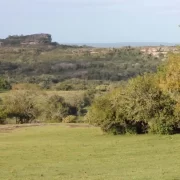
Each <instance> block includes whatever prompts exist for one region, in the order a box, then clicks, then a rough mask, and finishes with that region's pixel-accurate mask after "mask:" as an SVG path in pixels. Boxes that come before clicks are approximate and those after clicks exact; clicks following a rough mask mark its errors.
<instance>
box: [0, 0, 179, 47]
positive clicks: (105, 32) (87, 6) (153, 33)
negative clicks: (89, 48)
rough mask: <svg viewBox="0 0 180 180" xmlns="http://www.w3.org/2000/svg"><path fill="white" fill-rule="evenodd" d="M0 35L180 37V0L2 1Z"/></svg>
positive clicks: (72, 39) (109, 39)
mask: <svg viewBox="0 0 180 180" xmlns="http://www.w3.org/2000/svg"><path fill="white" fill-rule="evenodd" d="M0 7H1V11H0V38H5V37H7V36H8V35H21V34H23V35H26V34H34V33H49V34H51V35H52V38H53V41H57V42H59V43H119V42H169V43H176V42H180V28H179V27H178V25H179V24H180V18H179V17H180V0H0Z"/></svg>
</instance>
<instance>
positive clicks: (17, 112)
mask: <svg viewBox="0 0 180 180" xmlns="http://www.w3.org/2000/svg"><path fill="white" fill-rule="evenodd" d="M3 103H4V108H5V109H6V112H7V116H8V117H9V118H16V123H21V124H24V123H31V122H32V121H33V120H34V119H35V118H36V117H37V116H38V113H39V111H38V108H37V107H36V103H35V94H34V92H31V91H14V92H12V93H11V94H9V95H8V96H6V98H5V100H4V102H3Z"/></svg>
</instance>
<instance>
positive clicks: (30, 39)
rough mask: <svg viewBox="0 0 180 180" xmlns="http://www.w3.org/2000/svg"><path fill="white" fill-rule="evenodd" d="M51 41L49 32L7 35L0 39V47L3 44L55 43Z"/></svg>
mask: <svg viewBox="0 0 180 180" xmlns="http://www.w3.org/2000/svg"><path fill="white" fill-rule="evenodd" d="M56 44H57V43H54V42H52V38H51V35H50V34H32V35H26V36H24V35H20V36H17V35H15V36H9V37H7V38H6V39H0V47H4V46H20V45H23V46H27V45H56Z"/></svg>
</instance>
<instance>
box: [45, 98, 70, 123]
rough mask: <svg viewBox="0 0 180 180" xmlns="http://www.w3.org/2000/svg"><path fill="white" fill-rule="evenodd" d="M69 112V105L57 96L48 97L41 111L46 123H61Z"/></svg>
mask: <svg viewBox="0 0 180 180" xmlns="http://www.w3.org/2000/svg"><path fill="white" fill-rule="evenodd" d="M69 112H70V105H69V104H67V103H66V102H65V100H64V98H63V97H61V96H58V95H53V96H51V97H49V98H48V100H47V102H46V105H45V106H44V109H43V111H42V113H43V115H44V118H45V119H46V121H50V122H62V120H63V118H65V117H66V116H68V115H69Z"/></svg>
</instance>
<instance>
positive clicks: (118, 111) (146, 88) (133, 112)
mask: <svg viewBox="0 0 180 180" xmlns="http://www.w3.org/2000/svg"><path fill="white" fill-rule="evenodd" d="M175 109H176V101H175V100H173V99H172V98H171V97H170V96H169V95H168V94H165V93H163V92H162V90H161V89H160V88H159V87H158V84H157V80H156V78H155V77H154V76H152V75H144V76H139V77H137V78H135V79H132V80H130V81H129V82H128V85H127V86H125V87H121V88H119V89H116V90H114V91H112V92H111V93H110V94H107V95H105V96H104V97H100V98H98V99H96V100H95V102H94V103H93V104H92V106H91V108H90V110H89V112H88V114H87V116H86V119H87V120H88V122H89V123H91V124H93V125H97V126H100V127H101V128H102V130H103V131H105V132H113V134H126V133H130V134H135V133H137V134H141V133H147V132H148V131H149V132H153V133H158V134H172V133H173V132H174V131H175V129H177V122H178V119H177V117H176V114H175Z"/></svg>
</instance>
